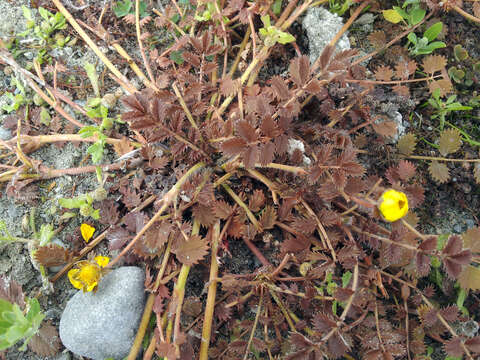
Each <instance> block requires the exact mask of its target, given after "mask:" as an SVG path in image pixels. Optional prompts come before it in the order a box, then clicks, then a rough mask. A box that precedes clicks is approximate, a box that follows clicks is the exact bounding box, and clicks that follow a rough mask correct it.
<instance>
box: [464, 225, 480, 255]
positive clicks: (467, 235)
mask: <svg viewBox="0 0 480 360" xmlns="http://www.w3.org/2000/svg"><path fill="white" fill-rule="evenodd" d="M462 239H463V246H464V247H465V248H469V249H471V250H472V252H477V253H478V252H480V228H479V227H474V228H471V229H468V230H467V231H465V232H464V233H463V234H462Z"/></svg>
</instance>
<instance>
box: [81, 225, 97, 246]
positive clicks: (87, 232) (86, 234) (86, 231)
mask: <svg viewBox="0 0 480 360" xmlns="http://www.w3.org/2000/svg"><path fill="white" fill-rule="evenodd" d="M80 232H81V233H82V237H83V240H85V242H86V243H88V241H89V240H90V239H91V238H92V236H93V233H94V232H95V228H94V227H93V226H90V225H88V224H82V225H80Z"/></svg>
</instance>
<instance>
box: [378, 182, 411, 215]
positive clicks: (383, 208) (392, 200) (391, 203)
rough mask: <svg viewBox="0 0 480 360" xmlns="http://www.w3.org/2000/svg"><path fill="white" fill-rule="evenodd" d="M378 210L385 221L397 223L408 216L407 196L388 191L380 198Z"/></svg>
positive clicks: (398, 192) (395, 191)
mask: <svg viewBox="0 0 480 360" xmlns="http://www.w3.org/2000/svg"><path fill="white" fill-rule="evenodd" d="M378 209H379V210H380V213H381V214H382V216H383V217H384V218H385V220H387V221H390V222H393V221H397V220H399V219H401V218H402V217H404V216H405V215H407V212H408V199H407V195H405V193H403V192H401V191H397V190H393V189H390V190H387V191H385V192H384V193H383V194H382V196H381V197H380V203H379V205H378Z"/></svg>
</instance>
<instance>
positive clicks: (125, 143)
mask: <svg viewBox="0 0 480 360" xmlns="http://www.w3.org/2000/svg"><path fill="white" fill-rule="evenodd" d="M113 148H114V150H115V152H116V153H117V155H118V156H122V155H125V154H126V153H129V152H130V151H132V150H133V146H132V144H131V143H130V140H128V138H127V137H126V136H124V137H122V139H121V140H120V141H119V142H116V143H114V144H113Z"/></svg>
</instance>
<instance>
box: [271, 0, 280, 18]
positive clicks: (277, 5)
mask: <svg viewBox="0 0 480 360" xmlns="http://www.w3.org/2000/svg"><path fill="white" fill-rule="evenodd" d="M272 11H273V13H274V14H275V15H280V13H281V12H282V0H275V2H274V3H273V5H272Z"/></svg>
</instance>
